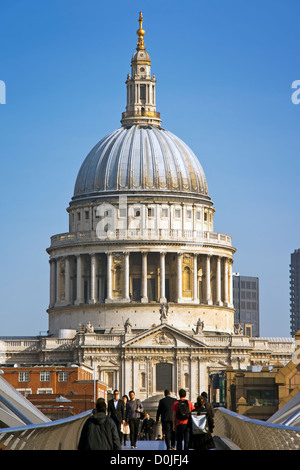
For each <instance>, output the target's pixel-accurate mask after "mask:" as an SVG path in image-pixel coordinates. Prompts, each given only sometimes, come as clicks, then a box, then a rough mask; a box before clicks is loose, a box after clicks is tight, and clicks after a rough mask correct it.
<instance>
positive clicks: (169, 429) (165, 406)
mask: <svg viewBox="0 0 300 470" xmlns="http://www.w3.org/2000/svg"><path fill="white" fill-rule="evenodd" d="M164 394H165V396H164V398H162V399H161V400H159V403H158V408H157V412H156V424H158V423H159V418H160V417H161V425H162V432H163V435H164V436H165V443H166V446H167V450H171V449H175V431H174V430H173V409H172V408H173V405H174V403H175V402H176V401H177V400H176V398H173V397H171V392H170V391H169V390H165V391H164Z"/></svg>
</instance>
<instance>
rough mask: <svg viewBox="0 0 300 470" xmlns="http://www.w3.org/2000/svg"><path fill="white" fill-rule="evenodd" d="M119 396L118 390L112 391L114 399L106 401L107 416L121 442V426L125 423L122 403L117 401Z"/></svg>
mask: <svg viewBox="0 0 300 470" xmlns="http://www.w3.org/2000/svg"><path fill="white" fill-rule="evenodd" d="M119 395H120V393H119V390H114V397H113V398H112V399H111V400H109V401H108V405H107V414H108V416H110V417H111V418H112V420H113V421H114V422H115V423H116V426H117V429H118V433H119V436H120V441H121V440H122V439H121V424H124V423H125V421H124V420H125V409H124V402H123V400H120V399H119Z"/></svg>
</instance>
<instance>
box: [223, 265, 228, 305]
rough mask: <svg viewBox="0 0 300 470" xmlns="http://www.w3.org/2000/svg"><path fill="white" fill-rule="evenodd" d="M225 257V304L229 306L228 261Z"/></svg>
mask: <svg viewBox="0 0 300 470" xmlns="http://www.w3.org/2000/svg"><path fill="white" fill-rule="evenodd" d="M227 261H228V260H227V258H224V302H223V303H224V305H225V306H226V307H228V262H227Z"/></svg>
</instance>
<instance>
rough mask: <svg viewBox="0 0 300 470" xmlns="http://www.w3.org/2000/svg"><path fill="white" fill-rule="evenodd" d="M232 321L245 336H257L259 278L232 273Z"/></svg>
mask: <svg viewBox="0 0 300 470" xmlns="http://www.w3.org/2000/svg"><path fill="white" fill-rule="evenodd" d="M233 305H234V308H235V314H234V323H235V325H236V326H238V325H241V327H242V328H243V333H244V334H245V335H246V336H259V279H258V277H251V276H240V275H239V274H238V273H234V274H233Z"/></svg>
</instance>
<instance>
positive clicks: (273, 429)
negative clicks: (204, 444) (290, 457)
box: [214, 408, 300, 450]
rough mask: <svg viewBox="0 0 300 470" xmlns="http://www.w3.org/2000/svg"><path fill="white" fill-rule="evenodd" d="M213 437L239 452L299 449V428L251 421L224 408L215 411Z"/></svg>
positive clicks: (255, 420)
mask: <svg viewBox="0 0 300 470" xmlns="http://www.w3.org/2000/svg"><path fill="white" fill-rule="evenodd" d="M214 435H216V436H221V437H225V438H227V439H229V440H230V441H231V442H233V443H234V444H235V445H236V446H237V447H238V448H239V449H241V450H299V449H300V428H297V427H292V426H286V425H282V424H273V423H269V422H267V421H260V420H257V419H251V418H248V417H247V416H243V415H239V414H237V413H234V412H233V411H229V410H227V409H225V408H216V409H215V428H214Z"/></svg>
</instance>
